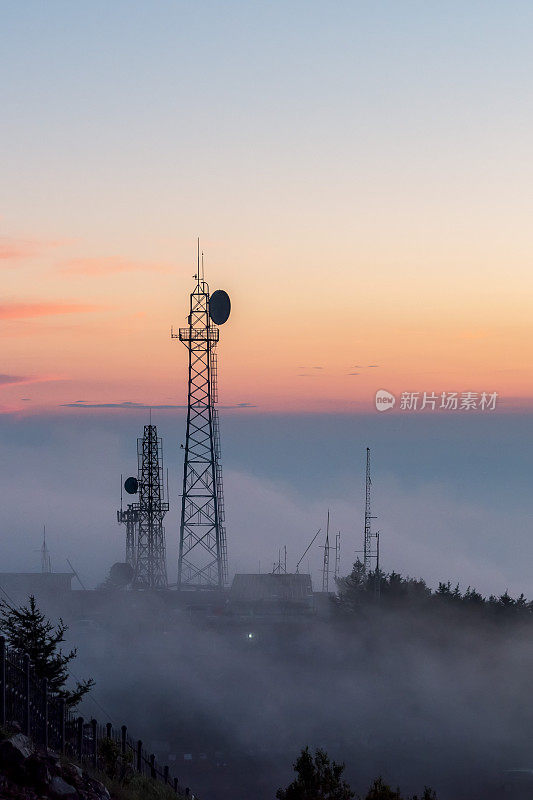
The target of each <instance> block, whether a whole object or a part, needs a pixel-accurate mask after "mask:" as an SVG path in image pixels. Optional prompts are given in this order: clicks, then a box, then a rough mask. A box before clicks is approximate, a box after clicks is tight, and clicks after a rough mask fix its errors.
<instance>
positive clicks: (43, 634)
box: [0, 595, 94, 708]
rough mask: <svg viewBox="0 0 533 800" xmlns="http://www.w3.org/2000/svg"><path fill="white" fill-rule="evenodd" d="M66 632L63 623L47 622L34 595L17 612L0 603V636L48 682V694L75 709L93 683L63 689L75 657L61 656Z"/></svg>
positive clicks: (3, 602) (78, 684)
mask: <svg viewBox="0 0 533 800" xmlns="http://www.w3.org/2000/svg"><path fill="white" fill-rule="evenodd" d="M67 630H68V626H67V625H64V624H63V620H62V619H59V622H58V624H57V625H55V626H54V625H53V624H52V623H51V622H50V620H49V619H48V618H47V617H46V616H45V615H44V614H43V613H42V611H40V610H39V609H38V608H37V603H36V601H35V597H34V596H33V595H30V598H29V602H28V605H26V606H24V605H22V606H20V607H19V608H14V607H13V606H10V605H9V604H8V603H6V602H5V601H2V602H0V632H1V633H3V634H4V636H5V637H6V638H7V639H8V641H9V644H10V645H11V646H12V647H14V648H15V649H17V650H20V651H21V652H23V653H27V654H28V655H29V657H30V661H31V662H32V664H33V665H34V667H35V672H36V674H37V676H38V677H39V678H41V679H42V678H46V679H47V681H48V687H49V690H50V691H51V692H53V693H54V694H56V695H57V696H58V697H62V698H64V700H65V702H66V704H67V706H69V707H70V708H74V707H75V706H77V705H78V703H79V702H80V700H81V699H82V697H83V696H84V695H86V694H87V692H88V691H89V690H90V689H91V688H92V686H94V681H93V679H92V678H90V679H89V680H87V681H81V682H79V681H78V682H77V684H76V688H75V689H67V688H65V684H66V682H67V680H68V678H69V669H68V665H69V664H70V662H71V661H72V660H73V659H74V658H76V655H77V650H76V649H74V650H70V651H69V652H68V653H66V654H64V653H63V652H62V650H61V648H60V647H59V645H60V644H61V643H62V642H64V641H65V633H66V632H67Z"/></svg>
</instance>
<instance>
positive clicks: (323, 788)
mask: <svg viewBox="0 0 533 800" xmlns="http://www.w3.org/2000/svg"><path fill="white" fill-rule="evenodd" d="M294 771H295V772H296V778H295V779H294V781H293V782H292V783H291V784H289V786H287V788H286V789H278V791H277V792H276V798H277V800H353V799H354V798H355V797H356V794H355V792H353V791H352V789H351V788H350V786H349V784H348V783H347V782H346V781H345V780H344V778H343V777H342V773H343V772H344V764H337V763H336V762H335V761H330V758H329V756H328V754H327V753H326V752H325V751H324V750H321V749H320V748H319V749H317V750H316V752H315V755H314V756H313V755H311V753H310V752H309V748H308V747H306V748H305V749H304V750H302V752H301V753H300V755H299V756H298V759H297V760H296V763H295V764H294ZM358 800H362V799H361V798H358ZM364 800H437V797H436V795H435V793H434V792H433V791H432V790H431V789H429V788H428V787H427V786H426V787H425V788H424V792H423V794H422V795H421V797H418V795H413V796H412V797H409V798H404V797H403V795H402V794H401V793H400V790H399V789H396V790H394V789H392V788H391V787H390V786H388V785H387V784H386V783H384V782H383V780H382V779H381V778H377V779H376V780H375V781H374V782H373V783H372V786H371V787H370V788H369V790H368V792H367V794H366V795H365V797H364Z"/></svg>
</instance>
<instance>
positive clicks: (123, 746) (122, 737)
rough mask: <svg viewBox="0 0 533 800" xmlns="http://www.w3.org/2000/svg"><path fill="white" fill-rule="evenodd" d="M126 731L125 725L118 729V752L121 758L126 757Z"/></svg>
mask: <svg viewBox="0 0 533 800" xmlns="http://www.w3.org/2000/svg"><path fill="white" fill-rule="evenodd" d="M127 730H128V729H127V728H126V726H125V725H123V726H122V727H121V729H120V752H121V753H122V757H124V756H125V755H126V731H127Z"/></svg>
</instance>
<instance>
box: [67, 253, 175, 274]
mask: <svg viewBox="0 0 533 800" xmlns="http://www.w3.org/2000/svg"><path fill="white" fill-rule="evenodd" d="M60 271H61V272H62V273H68V274H71V275H96V276H98V275H109V274H110V273H113V272H171V271H172V268H171V267H169V266H167V265H164V264H159V263H156V262H151V261H131V260H129V259H127V258H122V257H121V256H103V257H101V258H74V259H70V260H69V262H68V264H66V265H65V266H64V267H62V268H61V270H60Z"/></svg>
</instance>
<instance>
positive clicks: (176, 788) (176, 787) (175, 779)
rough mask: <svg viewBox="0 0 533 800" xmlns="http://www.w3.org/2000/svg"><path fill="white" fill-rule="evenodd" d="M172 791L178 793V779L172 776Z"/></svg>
mask: <svg viewBox="0 0 533 800" xmlns="http://www.w3.org/2000/svg"><path fill="white" fill-rule="evenodd" d="M174 791H175V792H176V794H177V793H178V779H177V778H174Z"/></svg>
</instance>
